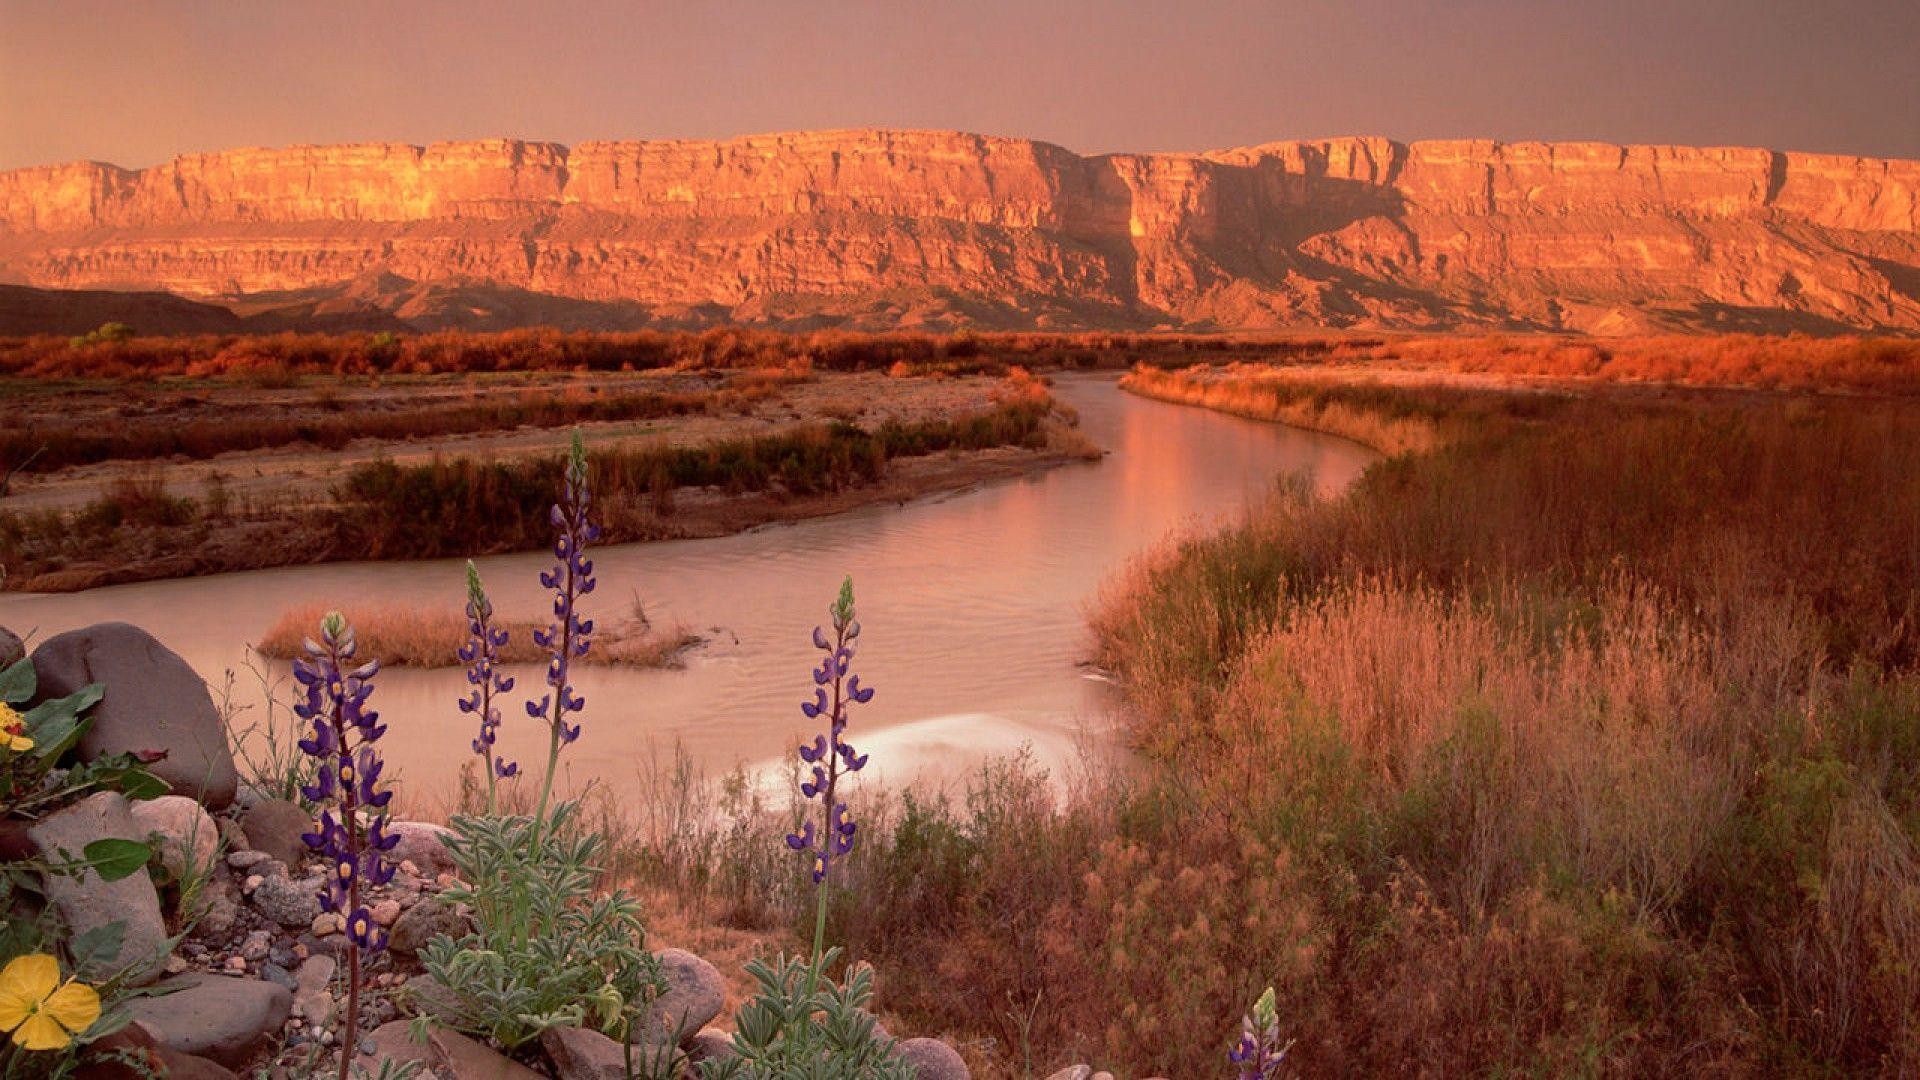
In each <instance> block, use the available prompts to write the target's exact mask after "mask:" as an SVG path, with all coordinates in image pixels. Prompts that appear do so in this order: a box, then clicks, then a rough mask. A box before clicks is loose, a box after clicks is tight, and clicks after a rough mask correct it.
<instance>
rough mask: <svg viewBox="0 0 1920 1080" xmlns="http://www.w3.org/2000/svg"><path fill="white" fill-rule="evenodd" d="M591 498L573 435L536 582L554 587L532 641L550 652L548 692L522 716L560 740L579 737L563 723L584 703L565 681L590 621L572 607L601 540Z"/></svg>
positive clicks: (585, 642) (587, 586)
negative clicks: (548, 557)
mask: <svg viewBox="0 0 1920 1080" xmlns="http://www.w3.org/2000/svg"><path fill="white" fill-rule="evenodd" d="M590 503H591V497H590V495H589V493H588V491H587V451H586V447H585V445H584V444H582V443H581V441H580V436H579V435H578V434H575V435H574V437H573V448H572V450H571V451H570V452H569V454H568V457H567V475H566V482H565V486H564V488H563V490H562V495H561V499H560V501H559V502H558V503H555V504H554V506H553V509H552V510H551V511H549V515H548V516H549V517H550V518H551V519H552V521H553V527H554V529H555V531H556V535H555V537H554V541H553V557H554V559H555V563H554V567H553V569H552V570H546V571H542V572H541V574H540V584H541V585H542V586H544V587H546V588H549V589H552V590H553V619H554V621H553V623H552V625H550V626H549V627H547V629H545V630H535V631H534V632H533V641H534V644H536V645H538V646H540V647H541V648H543V649H546V650H547V651H548V652H549V653H551V654H552V655H551V657H550V658H549V659H548V661H547V686H548V687H549V688H551V693H548V694H546V695H543V696H542V697H541V698H540V700H539V701H538V702H533V701H529V702H527V715H528V716H531V717H533V718H534V719H536V720H545V721H546V722H547V723H548V725H549V726H551V727H552V729H553V731H554V734H555V737H556V738H557V739H558V741H559V743H560V744H565V743H571V742H572V741H573V740H575V739H577V738H579V737H580V725H578V724H569V723H567V714H568V713H577V712H579V711H580V710H581V709H583V708H585V707H586V704H587V702H586V699H585V698H582V697H580V696H578V695H576V694H575V693H574V692H573V687H572V686H571V685H570V684H569V683H568V682H567V673H568V671H569V670H570V669H571V667H572V665H573V662H574V661H575V660H577V659H579V658H580V657H583V656H585V655H587V649H588V647H589V645H590V641H589V639H590V637H591V636H592V634H593V620H592V619H584V618H581V617H580V614H579V612H578V611H577V610H575V607H576V604H577V603H578V601H579V599H580V598H581V597H583V596H585V595H587V594H588V593H590V592H592V591H593V587H594V579H593V560H591V559H589V558H587V556H586V549H587V545H589V544H591V543H593V542H594V541H596V540H598V539H600V530H599V528H598V527H597V526H595V525H594V524H593V523H592V522H591V521H588V520H587V508H588V506H589V504H590Z"/></svg>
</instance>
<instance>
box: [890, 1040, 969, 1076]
mask: <svg viewBox="0 0 1920 1080" xmlns="http://www.w3.org/2000/svg"><path fill="white" fill-rule="evenodd" d="M893 1056H894V1057H897V1058H899V1059H900V1060H901V1061H904V1062H906V1063H907V1064H909V1065H911V1066H913V1075H914V1076H915V1077H916V1078H917V1080H973V1074H972V1073H971V1072H969V1071H968V1070H967V1063H966V1062H965V1061H962V1060H961V1059H960V1052H959V1051H957V1050H955V1049H954V1048H953V1047H951V1046H948V1045H947V1044H946V1043H943V1042H941V1041H940V1040H939V1039H907V1040H906V1041H904V1042H899V1043H895V1044H894V1047H893Z"/></svg>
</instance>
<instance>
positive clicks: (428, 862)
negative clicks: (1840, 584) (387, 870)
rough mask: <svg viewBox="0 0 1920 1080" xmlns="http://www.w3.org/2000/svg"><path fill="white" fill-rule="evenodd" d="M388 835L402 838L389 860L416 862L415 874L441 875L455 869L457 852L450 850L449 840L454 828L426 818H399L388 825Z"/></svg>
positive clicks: (389, 855)
mask: <svg viewBox="0 0 1920 1080" xmlns="http://www.w3.org/2000/svg"><path fill="white" fill-rule="evenodd" d="M387 835H388V836H397V837H399V838H400V842H399V843H397V844H395V845H394V846H393V850H392V851H389V852H388V853H387V861H388V862H391V863H393V864H395V865H400V864H402V863H412V864H413V865H414V867H415V869H414V870H412V871H410V872H411V873H415V874H425V875H429V876H438V875H440V874H446V873H452V872H453V853H452V852H450V851H448V850H447V845H446V842H445V841H446V838H447V837H449V836H452V835H453V830H452V829H449V828H447V827H446V826H444V825H432V824H429V823H427V822H424V821H395V822H390V823H389V824H388V825H387Z"/></svg>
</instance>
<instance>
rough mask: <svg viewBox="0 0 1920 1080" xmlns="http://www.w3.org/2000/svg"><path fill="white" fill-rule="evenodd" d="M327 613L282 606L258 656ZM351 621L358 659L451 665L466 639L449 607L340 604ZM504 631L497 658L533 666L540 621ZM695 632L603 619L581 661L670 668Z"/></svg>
mask: <svg viewBox="0 0 1920 1080" xmlns="http://www.w3.org/2000/svg"><path fill="white" fill-rule="evenodd" d="M329 610H332V609H331V608H329V607H328V606H327V605H324V604H303V605H301V606H299V607H295V608H290V609H288V610H287V611H286V612H285V613H283V614H282V615H281V616H280V618H279V619H277V620H275V621H274V624H273V626H272V628H271V629H269V630H268V631H267V633H266V635H265V636H264V637H263V638H262V639H261V640H260V642H259V644H258V645H256V646H254V648H255V650H256V651H258V652H259V653H260V655H262V656H268V657H272V658H274V659H276V660H291V659H293V658H294V657H297V656H303V655H305V650H304V648H303V646H302V642H304V641H305V640H306V639H307V638H309V637H311V636H312V635H313V632H314V627H316V626H318V625H319V624H320V618H321V616H323V615H325V614H326V613H327V612H328V611H329ZM339 610H340V611H342V612H343V613H344V614H345V615H346V616H347V619H348V621H349V622H350V623H352V625H353V630H354V635H355V637H356V638H357V639H358V640H359V642H360V653H361V655H363V656H366V657H370V658H373V659H377V660H379V661H380V662H381V663H383V664H387V665H389V666H398V667H425V668H434V667H459V666H461V660H460V658H459V656H458V655H457V654H458V652H459V650H460V648H461V646H463V645H465V644H466V643H467V635H468V628H467V617H466V615H465V614H464V613H462V612H460V611H457V610H453V609H445V610H436V611H423V610H421V609H419V608H416V607H403V606H400V605H395V604H366V605H348V606H346V607H342V608H340V609H339ZM499 625H500V629H503V630H505V631H507V633H508V635H509V636H508V639H507V644H506V645H504V646H502V647H501V649H500V659H501V660H502V661H503V662H505V663H509V664H538V663H543V662H545V660H546V659H547V653H546V651H545V650H543V649H541V648H540V647H539V646H537V645H535V644H534V642H533V631H534V630H536V629H538V630H544V629H546V625H545V624H544V623H541V624H537V625H536V624H534V623H531V622H524V621H519V622H516V621H512V620H507V621H503V622H502V623H500V624H499ZM700 641H701V638H700V635H698V634H695V633H693V632H692V631H689V630H687V629H686V628H685V627H680V626H674V627H670V628H665V629H656V628H654V627H653V626H652V625H650V624H649V623H647V622H646V621H644V620H643V619H636V618H631V617H629V618H626V619H612V620H604V621H602V622H601V623H600V626H599V629H598V632H597V633H596V634H595V635H594V642H593V649H592V650H591V651H589V652H588V653H587V655H586V656H585V657H583V658H582V660H581V662H582V663H587V664H617V665H621V666H626V667H643V668H666V667H678V666H679V664H680V662H681V658H682V656H683V655H684V654H685V653H686V651H687V650H688V649H690V648H693V647H694V646H696V645H698V644H700Z"/></svg>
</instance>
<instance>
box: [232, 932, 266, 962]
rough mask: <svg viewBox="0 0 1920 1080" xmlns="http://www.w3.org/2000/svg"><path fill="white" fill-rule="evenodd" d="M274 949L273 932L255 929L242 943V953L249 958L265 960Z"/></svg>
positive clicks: (245, 957)
mask: <svg viewBox="0 0 1920 1080" xmlns="http://www.w3.org/2000/svg"><path fill="white" fill-rule="evenodd" d="M272 950H273V932H272V931H270V930H255V931H253V932H252V933H249V934H248V935H247V937H246V940H244V941H242V942H241V943H240V955H241V957H243V958H244V959H247V960H265V959H266V958H267V954H268V953H269V952H271V951H272Z"/></svg>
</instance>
